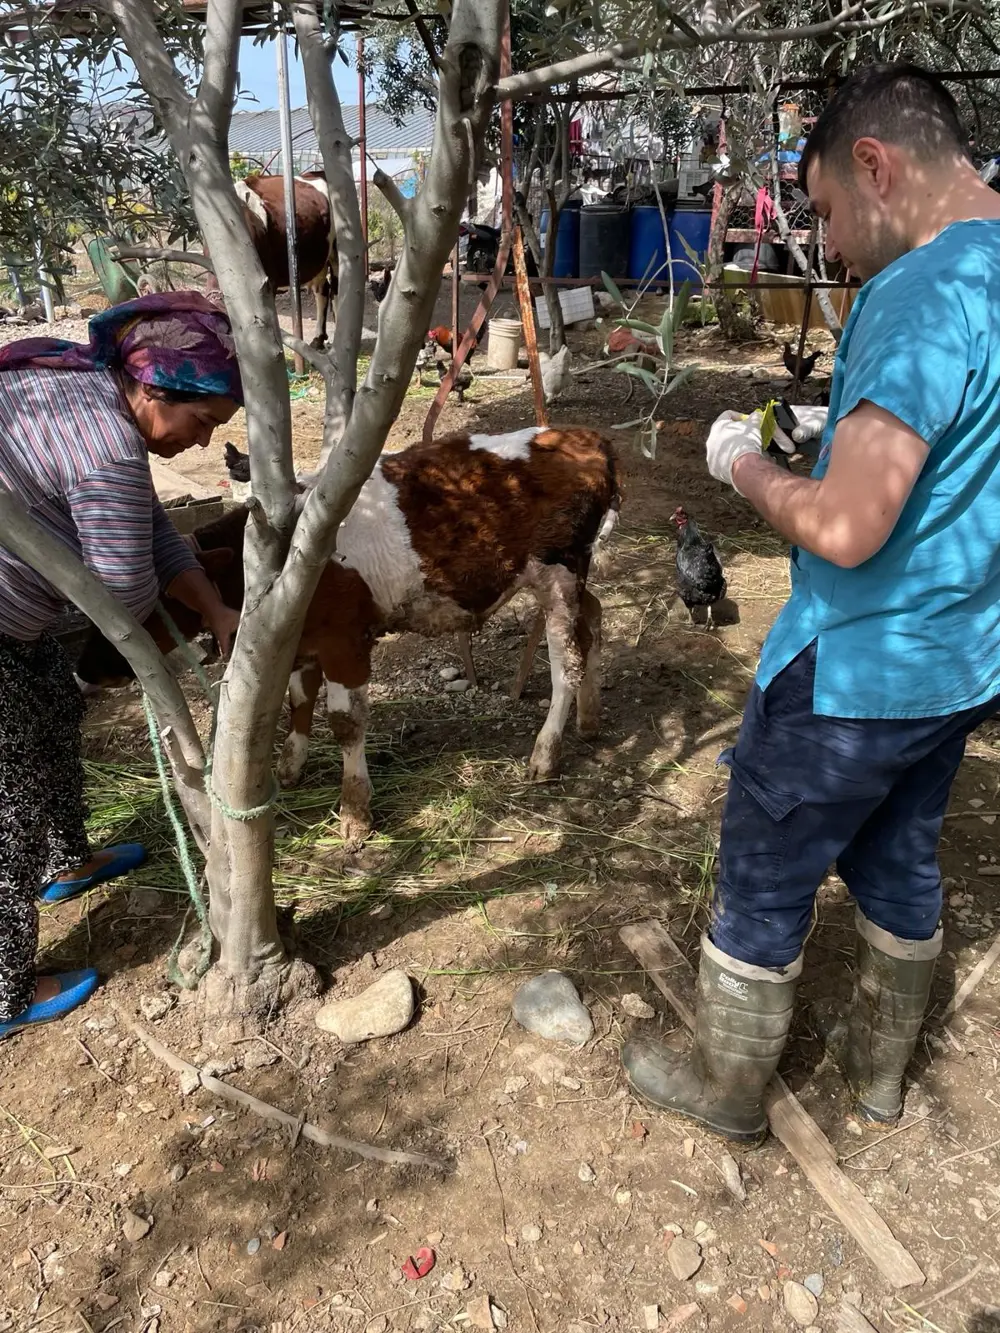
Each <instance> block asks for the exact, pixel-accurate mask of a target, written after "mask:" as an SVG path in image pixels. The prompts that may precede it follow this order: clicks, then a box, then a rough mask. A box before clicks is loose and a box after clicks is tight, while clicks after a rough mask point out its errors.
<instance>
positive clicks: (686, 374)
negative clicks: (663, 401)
mask: <svg viewBox="0 0 1000 1333" xmlns="http://www.w3.org/2000/svg"><path fill="white" fill-rule="evenodd" d="M697 369H698V367H697V366H685V367H684V369H683V370H679V371H678V372H677V374H676V375H675V376H674V377H673V379H672V380H671V381H670V383H669V384H668V385H667V387H666V388H665V389H663V396H664V397H666V395H667V394H668V393H673V391H674V390H675V389H679V388H680V387H681V385H682V384H686V383H687V382H688V380H689V379H690V378H691V376H692V375H693V374H694V372H695V371H696V370H697Z"/></svg>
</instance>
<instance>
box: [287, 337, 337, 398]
mask: <svg viewBox="0 0 1000 1333" xmlns="http://www.w3.org/2000/svg"><path fill="white" fill-rule="evenodd" d="M281 336H282V338H283V339H284V343H285V346H286V347H287V348H289V349H290V350H291V351H293V352H297V353H298V355H299V356H301V358H302V360H303V361H307V362H308V363H309V365H311V366H312V368H313V370H318V371H319V373H320V374H321V375H322V376H323V378H324V380H326V383H327V387H329V385H330V381H331V380H332V378H333V376H334V375H335V374H336V372H337V367H336V364H335V362H334V360H333V358H332V357H331V356H330V355H329V354H328V353H326V352H321V351H319V350H318V348H315V347H313V346H312V345H311V344H310V343H307V342H306V341H305V339H303V338H293V337H292V335H291V334H290V333H285V332H284V331H282V334H281Z"/></svg>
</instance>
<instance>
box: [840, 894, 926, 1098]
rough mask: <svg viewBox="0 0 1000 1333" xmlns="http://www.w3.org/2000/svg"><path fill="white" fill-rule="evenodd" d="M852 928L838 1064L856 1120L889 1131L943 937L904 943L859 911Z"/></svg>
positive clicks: (918, 1030) (915, 1042)
mask: <svg viewBox="0 0 1000 1333" xmlns="http://www.w3.org/2000/svg"><path fill="white" fill-rule="evenodd" d="M855 924H856V926H857V931H858V944H857V966H856V971H855V974H854V995H853V997H852V999H851V1009H850V1013H849V1015H848V1021H847V1033H846V1041H845V1043H844V1048H843V1054H842V1058H841V1063H842V1065H843V1069H844V1073H845V1075H846V1077H847V1082H848V1084H849V1085H850V1088H851V1092H852V1094H853V1095H854V1098H855V1106H856V1111H857V1114H858V1117H859V1119H861V1120H865V1121H867V1122H868V1123H869V1124H873V1125H892V1124H895V1122H896V1121H897V1120H898V1119H899V1114H900V1111H901V1110H902V1109H903V1098H902V1086H903V1074H904V1072H905V1070H906V1066H907V1065H908V1064H909V1063H910V1060H911V1058H912V1056H913V1052H914V1049H915V1047H916V1044H917V1038H918V1036H919V1035H920V1026H921V1024H922V1023H923V1021H924V1013H925V1011H926V1009H927V1002H928V1000H929V999H930V994H931V982H932V981H933V979H934V965H935V963H936V962H937V957H938V954H939V953H940V952H941V938H942V935H943V931H942V930H941V927H940V926H939V927H938V929H937V932H936V934H935V935H934V936H933V937H932V938H931V939H929V940H904V939H901V938H900V937H899V936H898V935H893V934H891V933H890V932H889V931H887V930H883V929H882V928H881V926H876V925H875V923H874V922H873V921H869V920H868V918H867V917H866V916H865V914H864V913H863V912H862V911H861V909H860V908H858V911H857V915H856V918H855ZM834 1054H835V1055H836V1052H834Z"/></svg>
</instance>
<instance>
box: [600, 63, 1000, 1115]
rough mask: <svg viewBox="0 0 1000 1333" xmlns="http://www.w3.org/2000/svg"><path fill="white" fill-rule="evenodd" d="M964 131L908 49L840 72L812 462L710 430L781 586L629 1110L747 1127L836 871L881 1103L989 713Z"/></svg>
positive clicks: (865, 1100)
mask: <svg viewBox="0 0 1000 1333" xmlns="http://www.w3.org/2000/svg"><path fill="white" fill-rule="evenodd" d="M967 145H968V136H967V135H966V134H965V132H964V131H963V129H962V126H961V123H960V121H959V118H958V114H957V111H956V108H955V103H954V101H953V100H952V98H951V96H950V95H949V94H948V92H947V91H946V90H945V88H944V87H943V85H942V84H941V83H940V81H939V80H938V79H937V78H935V77H934V76H933V75H931V74H928V73H927V72H926V71H924V70H921V69H918V68H916V67H915V66H912V65H888V66H876V67H873V68H870V69H867V70H864V71H863V72H862V73H860V74H859V75H857V76H856V77H855V78H853V79H852V80H851V81H850V82H848V83H846V84H845V85H844V86H843V87H842V88H841V89H840V91H839V92H838V93H837V95H836V96H835V97H834V98H833V100H832V101H831V102H830V103H829V104H828V106H827V107H826V109H825V110H824V112H823V114H822V115H821V116H820V118H819V120H818V121H817V123H816V127H815V129H814V130H813V132H812V134H811V136H810V138H809V141H808V143H807V145H806V148H805V151H804V153H803V155H802V160H801V165H800V175H799V179H800V183H801V185H802V187H803V188H804V189H805V190H807V192H808V194H809V197H810V201H811V203H812V207H813V209H814V211H815V212H816V213H817V214H818V215H819V216H820V217H821V218H822V219H824V221H825V223H826V231H827V250H828V254H829V257H830V259H840V260H841V261H842V262H843V263H844V264H845V265H847V266H848V267H849V268H850V269H851V270H852V271H853V272H854V273H857V274H859V275H860V276H861V277H863V278H865V279H866V280H867V282H866V285H865V286H864V287H863V288H862V290H861V292H860V293H859V295H858V299H857V301H856V303H855V306H854V309H853V311H852V313H851V317H850V319H849V320H848V323H847V327H846V328H845V329H844V334H843V338H842V339H841V343H840V347H839V349H838V352H837V359H836V365H835V367H834V375H833V384H832V389H831V394H830V409H829V415H828V418H827V420H826V424H825V428H824V429H823V435H822V444H821V450H820V455H819V461H818V463H817V465H816V467H815V469H814V470H813V473H812V476H811V477H809V478H806V477H800V476H796V475H795V474H793V473H790V472H788V471H787V470H783V469H781V468H778V467H776V466H775V465H774V463H773V462H771V461H770V460H769V459H768V458H767V457H766V455H765V454H763V453H762V451H761V438H760V414H759V413H755V414H753V416H751V417H750V418H747V419H743V418H740V417H738V416H737V414H736V413H732V412H729V413H723V416H722V417H720V418H719V420H718V421H717V422H716V423H715V425H714V426H713V427H712V430H711V432H710V434H709V439H708V446H707V452H708V464H709V468H710V470H711V472H712V475H713V476H715V477H717V478H718V479H719V480H720V481H725V482H728V483H729V484H730V485H732V486H733V487H734V488H735V489H736V490H737V491H738V492H739V493H740V494H741V495H743V496H745V497H746V499H747V500H749V501H750V503H751V504H752V505H753V506H754V508H755V509H757V510H758V511H759V512H760V513H761V514H762V515H763V516H764V518H765V519H767V521H768V522H769V523H770V524H771V525H772V526H773V527H774V528H776V529H777V530H778V532H780V533H781V534H782V535H783V536H784V537H786V538H788V540H789V541H790V542H792V550H791V560H792V570H791V575H792V593H791V597H790V598H789V600H788V603H787V604H786V606H785V607H784V609H783V610H782V612H781V614H780V615H779V617H778V619H777V621H776V623H775V625H774V627H773V629H772V630H771V633H770V634H769V636H768V638H767V641H766V643H765V644H764V649H763V653H762V655H761V661H760V667H759V670H758V673H757V678H756V681H755V684H754V685H753V688H752V690H751V694H750V698H749V700H748V703H747V709H746V713H745V715H744V719H743V724H742V727H741V729H740V734H739V738H738V740H737V743H736V746H735V748H734V749H733V750H732V751H729V752H728V753H727V754H726V755H724V756H723V760H724V762H726V763H727V764H728V765H729V768H730V783H729V791H728V794H727V797H726V805H725V810H724V813H723V820H722V839H721V847H720V854H719V881H718V886H717V888H716V893H715V898H714V902H713V908H712V919H711V923H710V926H709V930H708V932H707V934H706V936H705V937H704V939H703V941H702V957H701V968H700V974H699V985H698V1015H697V1020H698V1021H697V1025H696V1033H695V1042H694V1048H693V1050H692V1052H691V1055H690V1056H688V1057H685V1058H681V1057H678V1056H676V1055H675V1054H673V1053H672V1052H670V1051H669V1050H667V1049H666V1048H665V1047H663V1046H662V1045H660V1044H659V1043H655V1042H650V1041H646V1040H641V1039H634V1040H632V1041H630V1042H629V1043H628V1044H627V1046H626V1048H625V1051H624V1054H623V1059H624V1063H625V1068H626V1070H627V1072H628V1075H629V1078H630V1079H631V1081H632V1083H633V1085H634V1087H635V1088H636V1089H637V1090H638V1091H639V1092H640V1093H641V1094H642V1095H643V1096H645V1097H646V1098H647V1099H648V1100H649V1101H651V1102H653V1103H654V1104H656V1105H658V1106H662V1107H665V1108H667V1109H670V1110H674V1111H678V1112H680V1113H681V1114H683V1115H686V1116H688V1117H690V1118H691V1119H694V1120H696V1121H699V1122H700V1123H701V1124H704V1125H706V1126H708V1127H709V1128H711V1129H713V1130H715V1131H716V1132H718V1133H721V1134H723V1135H726V1136H727V1137H729V1138H732V1139H754V1138H756V1137H758V1136H759V1135H760V1134H761V1133H762V1132H763V1131H764V1129H765V1127H766V1123H767V1122H766V1118H765V1115H764V1110H763V1103H762V1094H763V1091H764V1088H765V1086H766V1084H767V1082H768V1080H769V1079H770V1078H771V1076H772V1074H773V1073H774V1071H775V1068H776V1066H777V1063H778V1059H779V1057H780V1055H781V1051H782V1048H783V1046H784V1043H785V1038H786V1036H787V1034H788V1029H789V1025H790V1023H791V1018H792V1008H793V1001H794V994H795V987H796V981H797V978H798V976H799V973H800V972H801V970H802V948H803V944H804V941H805V939H806V936H807V934H808V931H809V927H810V922H811V920H812V916H813V912H814V899H815V895H816V890H817V888H818V886H819V884H820V882H821V881H822V879H823V877H824V875H825V874H826V872H827V870H828V869H829V867H830V865H831V864H834V863H835V864H836V867H837V870H838V872H839V874H840V876H841V878H842V879H843V880H844V882H845V884H846V885H847V887H848V888H849V889H850V891H851V893H852V895H853V896H854V898H855V901H856V903H857V912H856V924H857V936H858V941H857V958H856V971H855V984H854V995H853V998H852V1001H851V1006H850V1010H849V1013H848V1014H847V1015H846V1016H845V1019H844V1021H843V1022H841V1023H839V1024H837V1025H835V1027H834V1029H833V1031H831V1033H830V1034H829V1035H830V1039H831V1047H832V1049H833V1051H834V1053H835V1055H837V1056H838V1058H839V1059H840V1061H841V1064H842V1066H843V1068H844V1070H845V1073H846V1075H847V1078H848V1081H849V1083H850V1085H851V1090H852V1094H853V1096H854V1098H855V1102H856V1106H857V1110H858V1112H859V1114H860V1115H861V1117H862V1118H863V1119H864V1120H866V1121H868V1122H869V1123H877V1124H886V1123H892V1122H893V1121H895V1119H896V1118H897V1117H898V1115H899V1112H900V1107H901V1087H902V1078H903V1073H904V1070H905V1068H906V1065H907V1063H908V1062H909V1059H910V1057H911V1056H912V1054H913V1050H914V1047H915V1045H916V1041H917V1036H918V1033H919V1030H920V1025H921V1022H922V1020H923V1015H924V1011H925V1009H926V1007H927V1002H928V999H929V996H930V989H931V980H932V976H933V972H934V963H935V959H936V958H937V956H938V954H939V953H940V950H941V926H940V915H941V876H940V872H939V869H938V864H937V844H938V839H939V836H940V833H941V824H942V820H943V818H944V813H945V807H946V805H947V801H948V794H949V791H950V789H951V785H952V782H953V780H954V777H955V774H956V771H957V769H958V766H959V763H960V761H961V758H962V754H963V751H964V748H965V742H966V738H967V737H968V735H969V733H970V732H971V731H972V730H973V729H974V728H975V727H976V726H977V725H978V724H979V723H980V722H982V721H983V720H984V719H985V718H988V717H990V716H992V715H993V714H994V713H996V712H997V711H998V710H1000V316H998V315H997V312H998V311H1000V197H998V196H997V195H996V194H995V193H994V192H993V191H992V190H990V189H989V187H988V186H986V185H985V184H984V183H983V182H982V181H981V180H980V179H979V177H978V175H977V174H976V171H975V168H974V167H973V165H972V163H971V161H970V160H969V156H968V147H967ZM813 411H815V409H813ZM807 416H808V413H803V418H806V417H807ZM807 424H808V423H807ZM786 443H787V441H786Z"/></svg>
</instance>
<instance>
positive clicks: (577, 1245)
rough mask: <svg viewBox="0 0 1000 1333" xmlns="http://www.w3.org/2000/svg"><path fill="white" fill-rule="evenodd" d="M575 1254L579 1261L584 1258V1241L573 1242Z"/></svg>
mask: <svg viewBox="0 0 1000 1333" xmlns="http://www.w3.org/2000/svg"><path fill="white" fill-rule="evenodd" d="M573 1253H574V1254H575V1255H576V1257H577V1258H578V1259H582V1258H583V1254H584V1250H583V1242H582V1241H579V1240H575V1241H574V1242H573Z"/></svg>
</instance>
